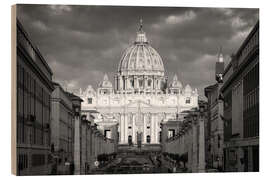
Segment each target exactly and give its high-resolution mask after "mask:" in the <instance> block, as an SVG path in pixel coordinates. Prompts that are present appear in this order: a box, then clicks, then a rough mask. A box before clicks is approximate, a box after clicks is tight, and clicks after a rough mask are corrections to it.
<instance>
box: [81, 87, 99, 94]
mask: <svg viewBox="0 0 270 180" xmlns="http://www.w3.org/2000/svg"><path fill="white" fill-rule="evenodd" d="M81 94H83V96H96V91H95V90H94V88H93V87H92V86H91V85H88V86H87V88H86V89H85V91H84V92H82V93H81Z"/></svg>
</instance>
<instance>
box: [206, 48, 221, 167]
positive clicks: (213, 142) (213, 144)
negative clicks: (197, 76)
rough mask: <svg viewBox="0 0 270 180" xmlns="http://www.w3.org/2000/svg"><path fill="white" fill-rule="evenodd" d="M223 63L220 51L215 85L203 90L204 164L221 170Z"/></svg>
mask: <svg viewBox="0 0 270 180" xmlns="http://www.w3.org/2000/svg"><path fill="white" fill-rule="evenodd" d="M223 72H224V61H223V55H222V53H221V51H220V52H219V54H218V61H217V62H216V72H215V76H216V84H214V85H211V86H208V87H206V88H205V89H204V92H205V96H206V97H207V100H208V108H207V109H208V120H207V123H206V144H207V146H206V162H207V168H209V169H217V170H219V171H222V170H223V142H224V138H223V129H224V127H223V124H224V122H223V119H222V117H221V115H223V101H222V98H221V94H220V88H221V86H222V84H223Z"/></svg>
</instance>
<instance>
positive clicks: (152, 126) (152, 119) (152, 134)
mask: <svg viewBox="0 0 270 180" xmlns="http://www.w3.org/2000/svg"><path fill="white" fill-rule="evenodd" d="M150 118H151V127H150V128H151V144H153V143H154V128H155V127H154V115H153V114H151V116H150Z"/></svg>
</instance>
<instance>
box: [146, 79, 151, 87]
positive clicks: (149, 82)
mask: <svg viewBox="0 0 270 180" xmlns="http://www.w3.org/2000/svg"><path fill="white" fill-rule="evenodd" d="M147 84H148V86H149V87H150V86H151V84H152V80H151V79H148V82H147Z"/></svg>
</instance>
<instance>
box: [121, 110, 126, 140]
mask: <svg viewBox="0 0 270 180" xmlns="http://www.w3.org/2000/svg"><path fill="white" fill-rule="evenodd" d="M124 125H125V122H124V118H123V115H122V114H120V144H123V143H124V133H125V129H124V128H125V126H124Z"/></svg>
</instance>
